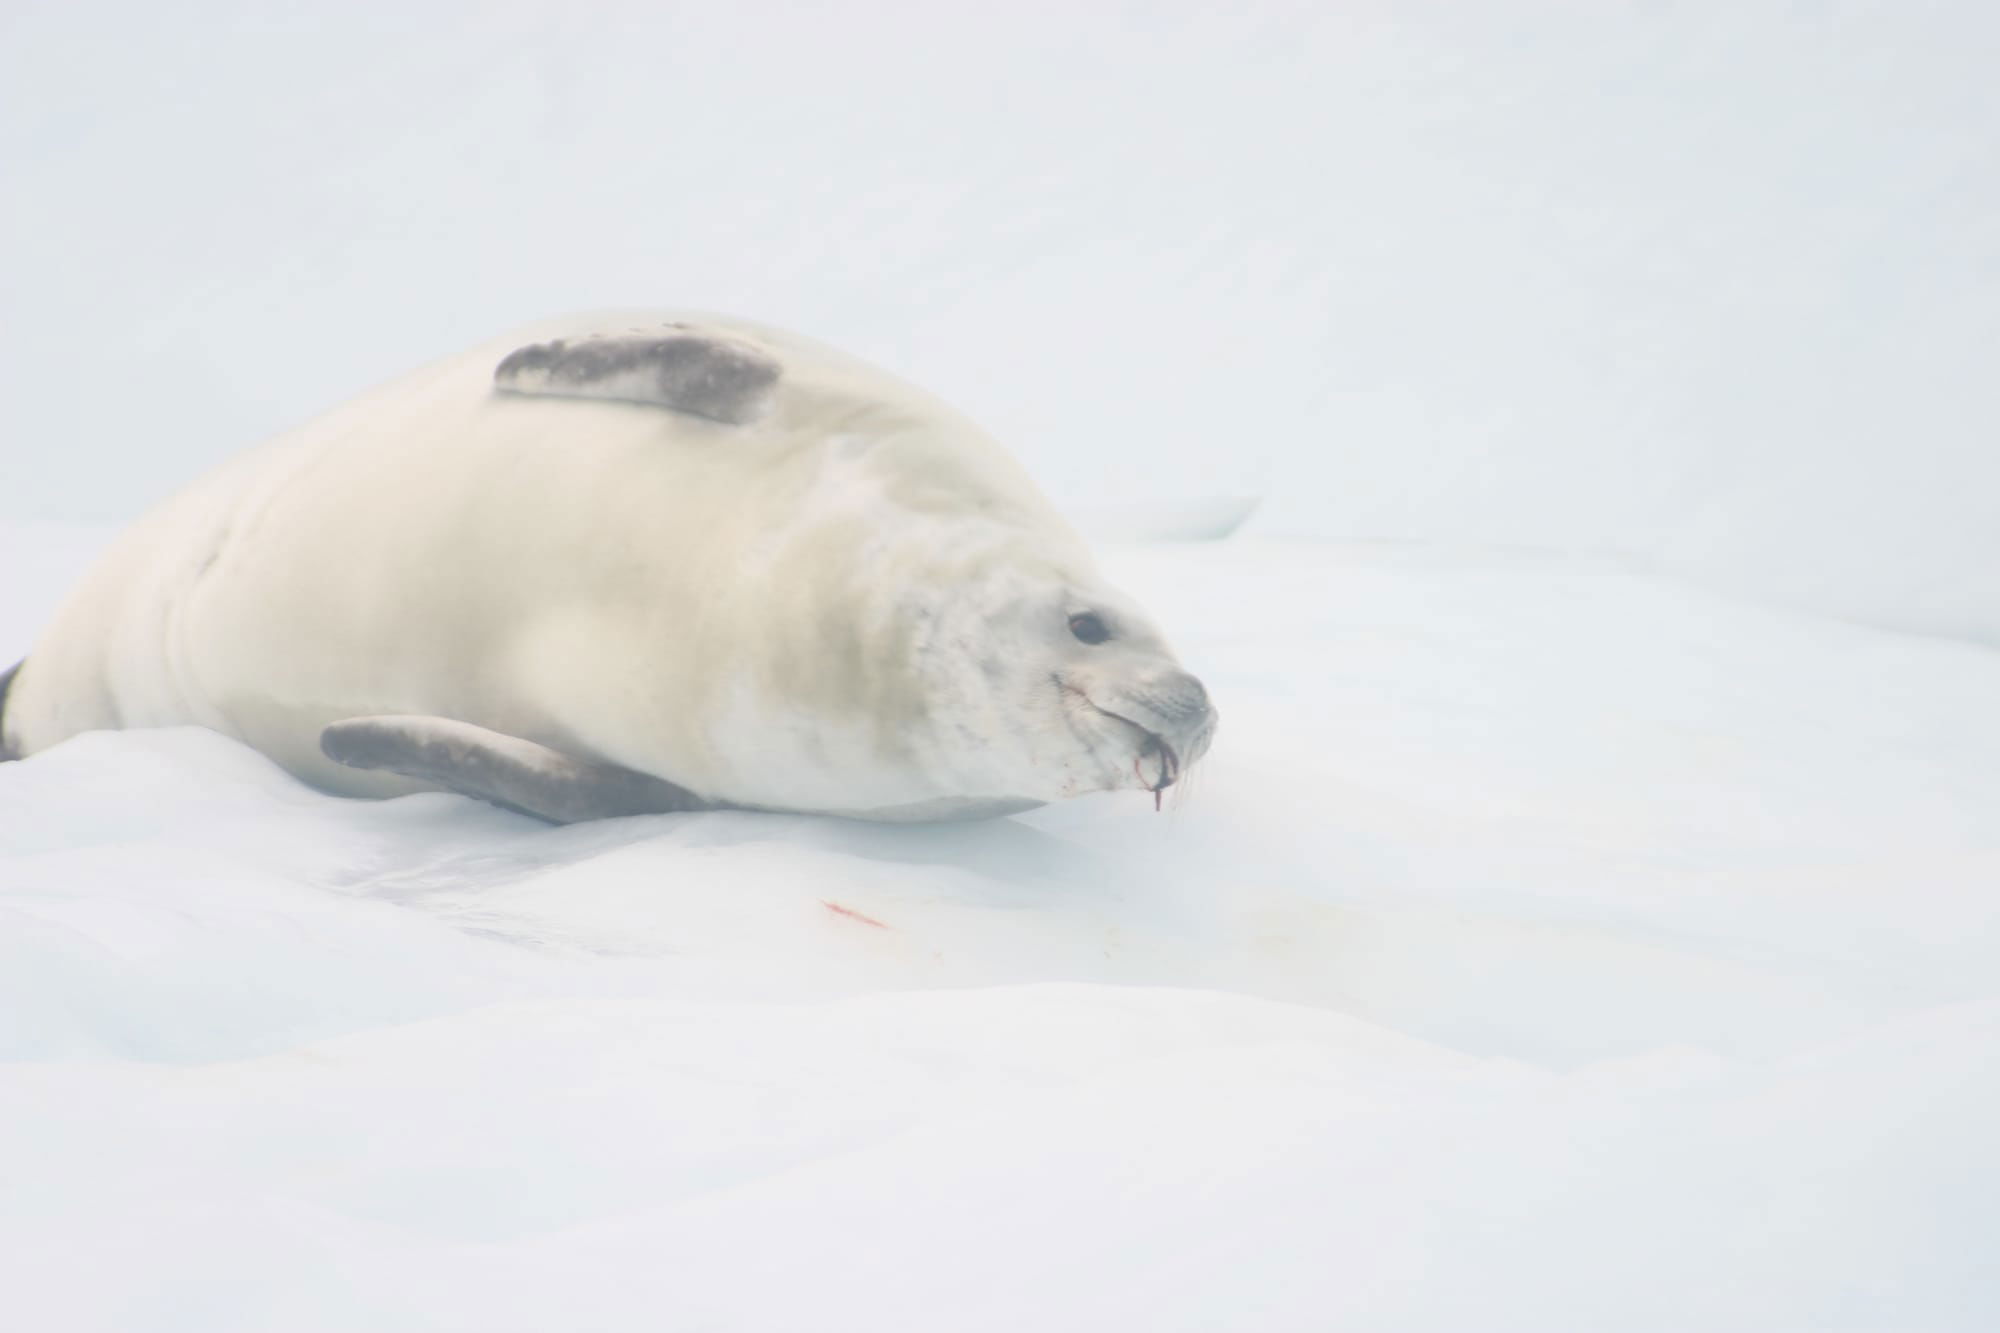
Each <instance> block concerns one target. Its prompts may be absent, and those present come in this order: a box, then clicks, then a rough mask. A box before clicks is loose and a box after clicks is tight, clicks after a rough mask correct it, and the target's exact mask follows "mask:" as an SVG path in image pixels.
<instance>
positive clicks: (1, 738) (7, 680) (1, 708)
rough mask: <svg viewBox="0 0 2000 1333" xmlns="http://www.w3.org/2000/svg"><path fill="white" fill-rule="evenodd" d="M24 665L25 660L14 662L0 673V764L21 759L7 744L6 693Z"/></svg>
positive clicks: (12, 685)
mask: <svg viewBox="0 0 2000 1333" xmlns="http://www.w3.org/2000/svg"><path fill="white" fill-rule="evenodd" d="M26 665H27V662H26V661H25V660H24V661H20V662H16V663H14V665H13V666H10V667H8V668H7V670H6V671H5V672H0V764H4V763H6V762H7V761H8V760H9V759H19V758H20V757H21V756H20V755H18V754H15V753H14V747H13V746H11V745H9V744H7V691H9V690H11V689H13V688H14V677H16V676H18V675H20V674H21V668H22V667H24V666H26Z"/></svg>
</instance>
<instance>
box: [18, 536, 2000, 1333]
mask: <svg viewBox="0 0 2000 1333" xmlns="http://www.w3.org/2000/svg"><path fill="white" fill-rule="evenodd" d="M99 539H101V534H99V533H92V532H78V531H67V530H62V529H56V528H49V527H42V528H27V527H15V528H11V529H0V549H4V552H5V554H6V555H7V562H6V563H7V566H8V568H9V569H10V570H31V571H33V572H34V577H33V578H30V579H25V580H10V582H9V583H8V584H7V598H6V600H5V601H4V603H0V646H4V644H7V643H12V644H18V643H20V642H21V641H23V639H24V638H25V637H26V635H27V634H28V633H29V632H30V630H31V628H32V624H31V622H32V621H33V619H34V618H35V617H37V616H39V615H40V614H41V613H42V612H43V610H44V609H45V607H46V605H47V604H48V602H49V600H50V599H51V598H52V597H53V596H54V593H55V585H56V584H57V583H59V582H60V581H61V580H62V579H64V578H66V577H67V576H68V573H69V572H70V571H71V570H73V569H74V568H75V566H76V565H77V563H78V562H79V561H80V560H81V559H83V558H84V557H85V556H86V555H87V554H88V551H89V549H90V547H91V546H92V544H93V543H94V542H95V541H96V540H99ZM1110 564H1111V572H1112V573H1113V575H1114V576H1115V577H1116V578H1117V579H1118V580H1119V581H1121V582H1122V583H1124V584H1125V585H1127V586H1128V587H1130V588H1131V589H1132V590H1133V591H1134V592H1136V593H1137V594H1139V595H1140V596H1141V597H1142V598H1143V599H1144V600H1145V601H1146V602H1147V603H1148V604H1149V605H1150V606H1151V607H1152V608H1153V609H1154V610H1155V611H1156V612H1157V614H1158V615H1159V616H1160V617H1161V619H1162V620H1163V621H1164V622H1165V623H1167V624H1169V625H1171V626H1174V627H1176V628H1177V630H1178V631H1179V635H1178V637H1179V639H1180V646H1181V648H1182V650H1183V655H1184V657H1185V659H1186V660H1187V661H1188V662H1189V664H1190V665H1191V666H1192V667H1193V668H1195V669H1196V670H1198V671H1200V672H1201V673H1202V674H1203V675H1204V676H1205V678H1206V679H1207V680H1208V682H1209V684H1210V686H1211V687H1212V689H1213V691H1214V693H1215V695H1216V697H1217V699H1218V701H1219V704H1220V707H1221V708H1222V711H1223V716H1224V722H1223V727H1222V730H1221V733H1220V736H1219V739H1218V741H1217V745H1216V748H1215V751H1214V754H1213V755H1212V757H1211V759H1210V760H1209V762H1208V763H1207V764H1205V765H1204V766H1203V767H1202V768H1201V769H1200V770H1199V771H1198V772H1197V773H1196V774H1195V775H1194V778H1193V782H1192V790H1191V791H1189V792H1187V793H1185V794H1184V795H1183V796H1182V797H1180V798H1178V799H1176V800H1173V801H1171V802H1170V803H1169V807H1168V810H1167V812H1166V813H1165V814H1161V815H1155V814H1154V813H1153V811H1152V810H1151V808H1150V804H1149V802H1147V801H1146V800H1145V799H1144V798H1143V797H1139V796H1132V797H1129V798H1117V797H1106V798H1091V799H1087V800H1083V801H1078V802H1075V803H1072V804H1069V805H1065V806H1060V807H1052V808H1049V809H1046V810H1043V811H1038V812H1035V813H1034V814H1031V815H1028V816H1023V817H1019V818H1015V819H1010V820H1002V821H995V822H990V823H983V824H970V825H961V826H955V827H953V826H947V827H931V828H887V827H877V826H868V825H858V824H847V823H841V822H838V821H831V820H821V819H811V818H789V817H775V816H754V815H746V814H698V815H680V816H660V817H649V818H640V819H629V820H618V821H607V822H604V823H601V824H595V825H585V826H577V827H571V828H567V829H554V828H548V827H544V826H541V825H538V824H535V823H533V822H532V821H528V820H525V819H522V818H518V817H515V816H512V815H509V814H506V813H503V812H500V811H497V810H493V809H490V808H486V807H482V806H479V805H477V804H475V803H472V802H469V801H465V800H461V799H458V798H455V797H448V796H443V795H433V796H419V797H411V798H406V799H403V800H398V801H392V802H386V803H367V802H352V801H343V800H338V799H335V798H331V797H327V796H323V795H320V794H317V793H315V792H312V791H310V790H308V789H306V788H304V787H301V786H300V785H298V784H296V783H294V782H293V781H291V780H290V779H289V778H287V777H285V776H284V775H283V774H281V773H279V772H278V771H277V770H276V769H274V768H273V767H272V766H271V765H270V764H268V763H267V762H266V761H264V760H263V759H262V758H261V757H259V756H258V755H256V754H254V753H253V752H250V751H248V750H246V749H244V748H241V747H239V746H236V745H234V744H233V743H231V742H228V741H226V740H224V739H222V738H220V737H217V736H214V735H211V734H208V733H204V732H200V731H193V730H189V731H172V732H154V733H123V734H95V735H89V736H85V737H81V738H78V739H77V740H75V741H73V742H71V743H69V744H66V745H64V746H61V747H58V748H57V749H56V750H53V751H51V752H49V753H47V754H45V755H41V756H38V757H36V758H35V759H33V760H30V761H28V762H25V763H18V764H8V765H4V766H0V1061H4V1063H0V1145H4V1156H5V1162H6V1165H5V1169H4V1173H0V1291H4V1292H5V1293H6V1294H5V1297H4V1301H5V1306H6V1310H7V1322H8V1324H9V1326H12V1327H21V1328H33V1329H37V1330H72V1329H75V1330H84V1329H88V1330H119V1331H120V1333H134V1331H150V1330H168V1329H174V1330H180V1329H186V1330H203V1331H204V1333H215V1331H219V1330H246V1331H247V1330H271V1329H285V1330H301V1331H304V1330H319V1329H325V1330H353V1329H361V1328H366V1329H370V1330H401V1329H436V1330H461V1329H475V1328H476V1329H481V1330H522V1331H523V1333H527V1331H529V1330H534V1331H536V1333H542V1331H545V1330H549V1329H579V1330H595V1329H625V1328H637V1327H646V1328H673V1329H758V1330H789V1329H800V1328H813V1329H854V1330H864V1329H865V1330H871V1331H873V1330H903V1329H907V1330H913V1331H914V1330H938V1329H952V1330H987V1329H990V1330H996V1331H998V1330H1018V1329H1025V1328H1034V1329H1046V1330H1078V1331H1079V1333H1082V1331H1083V1330H1091V1331H1092V1333H1100V1331H1101V1330H1106V1329H1149V1330H1194V1329H1219V1328H1232V1329H1236V1328H1241V1329H1256V1330H1293V1329H1296V1330H1324V1329H1328V1328H1367V1329H1441V1330H1465V1329H1475V1328H1476V1329H1482V1330H1487V1329H1534V1330H1556V1329H1560V1330H1568V1329H1576V1330H1583V1329H1608V1328H1617V1329H1621V1330H1629V1329H1661V1330H1670V1329H1671V1330H1686V1329H1693V1328H1700V1329H1759V1330H1783V1329H1800V1330H1803V1329H1812V1330H1824V1329H1870V1330H1898V1331H1909V1330H1932V1329H1940V1330H1942V1329H1950V1330H1975V1329H1988V1328H1992V1327H1995V1326H1996V1324H2000V1282H1996V1279H1995V1277H1994V1273H1993V1267H1992V1256H1993V1249H1994V1239H1995V1237H1996V1235H2000V1137H1996V1135H1995V1134H1994V1132H1993V1126H1994V1125H1995V1124H1996V1123H2000V1058H1996V1057H2000V894H1996V891H1995V890H1996V888H2000V832H1996V828H2000V825H1996V821H1995V820H1994V819H1993V811H1994V810H1995V809H1996V808H2000V653H1996V652H1994V651H1992V650H1989V649H1982V648H1978V647H1972V646H1967V645H1963V644H1956V643H1952V642H1948V641H1943V640H1936V639H1927V638H1920V637H1911V636H1904V635H1898V634H1894V633H1890V632H1885V631H1879V630H1870V629H1865V628H1858V627H1855V626H1851V625H1847V624H1843V623H1838V622H1833V621H1828V620H1822V619H1816V618H1811V617H1808V616H1805V615H1800V614H1793V613H1783V612H1776V611H1772V610H1769V609H1764V608H1760V607H1758V606H1754V605H1750V604H1747V603H1742V602H1736V601H1731V600H1726V599H1723V598H1720V597H1717V596H1715V595H1713V594H1709V593H1705V592H1701V591H1698V590H1696V589H1693V588H1691V587H1690V586H1687V585H1683V584H1680V583H1676V582H1672V581H1668V580H1663V579H1660V578H1656V577H1650V576H1647V575H1644V574H1640V573H1635V572H1632V571H1629V570H1626V569H1622V568H1620V567H1617V566H1610V565H1604V564H1601V563H1594V562H1589V561H1584V560H1581V559H1576V558H1563V559H1557V558H1552V557H1541V556H1527V555H1521V554H1517V553H1495V552H1490V551H1488V552H1480V551H1474V550H1469V549H1467V550H1456V551H1454V550H1445V549H1437V548H1412V547H1398V546H1365V545H1309V544H1286V543H1279V542H1273V541H1262V540H1237V541H1232V542H1225V543H1209V544H1189V545H1179V546H1155V547H1132V548H1126V549H1122V550H1119V551H1116V552H1114V553H1112V555H1111V560H1110Z"/></svg>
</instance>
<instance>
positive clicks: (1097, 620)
mask: <svg viewBox="0 0 2000 1333" xmlns="http://www.w3.org/2000/svg"><path fill="white" fill-rule="evenodd" d="M1069 632H1070V633H1071V634H1074V635H1076V637H1077V638H1078V639H1079V640H1081V641H1082V642H1084V643H1103V642H1104V641H1105V640H1106V639H1108V638H1110V637H1111V627H1110V626H1109V625H1107V624H1105V623H1104V619H1103V617H1101V616H1099V615H1098V614H1097V613H1096V612H1095V611H1080V612H1078V613H1077V614H1076V615H1073V616H1071V617H1070V618H1069Z"/></svg>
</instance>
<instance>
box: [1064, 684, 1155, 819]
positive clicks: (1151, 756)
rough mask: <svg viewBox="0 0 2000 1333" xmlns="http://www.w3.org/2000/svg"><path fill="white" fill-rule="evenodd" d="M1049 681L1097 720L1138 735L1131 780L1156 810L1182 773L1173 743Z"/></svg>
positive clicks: (1075, 690)
mask: <svg viewBox="0 0 2000 1333" xmlns="http://www.w3.org/2000/svg"><path fill="white" fill-rule="evenodd" d="M1051 679H1053V680H1054V681H1055V684H1056V686H1057V688H1058V689H1060V690H1061V691H1062V692H1063V694H1064V695H1065V696H1067V697H1068V698H1070V699H1073V700H1075V701H1076V702H1077V703H1079V704H1081V705H1083V706H1084V707H1085V708H1087V709H1089V710H1090V711H1091V712H1093V713H1095V714H1097V715H1098V716H1099V717H1106V718H1110V719H1111V720H1112V721H1113V722H1116V723H1118V724H1119V726H1121V727H1125V728H1128V729H1130V730H1131V731H1132V732H1134V733H1136V734H1137V737H1138V742H1139V744H1138V750H1137V753H1135V754H1134V755H1133V756H1132V776H1133V777H1135V778H1137V779H1138V780H1139V786H1140V787H1141V788H1142V789H1144V790H1146V791H1149V792H1151V793H1153V808H1154V809H1155V810H1158V809H1159V808H1160V805H1161V800H1160V798H1161V793H1163V792H1165V791H1166V789H1167V788H1169V787H1171V786H1173V785H1174V784H1175V783H1176V782H1178V781H1180V779H1181V774H1182V772H1183V770H1184V764H1183V763H1182V760H1181V756H1180V752H1179V751H1178V750H1176V749H1175V748H1174V746H1173V744H1172V742H1170V741H1169V740H1167V738H1166V737H1165V736H1163V735H1161V734H1160V733H1159V732H1157V731H1154V730H1153V729H1152V728H1151V727H1148V726H1146V725H1145V724H1144V723H1142V722H1134V721H1133V720H1132V719H1131V718H1129V717H1125V716H1123V715H1121V714H1118V713H1114V712H1112V711H1111V710H1110V709H1108V708H1105V707H1103V706H1101V705H1099V704H1097V703H1095V702H1093V701H1092V700H1091V697H1090V696H1089V695H1088V694H1086V693H1084V692H1083V691H1082V690H1080V689H1078V688H1077V687H1076V686H1074V685H1072V684H1070V683H1069V682H1068V681H1066V680H1063V679H1061V678H1060V677H1052V678H1051ZM1149 767H1150V768H1151V769H1152V776H1151V778H1150V779H1149V778H1148V776H1147V769H1148V768H1149Z"/></svg>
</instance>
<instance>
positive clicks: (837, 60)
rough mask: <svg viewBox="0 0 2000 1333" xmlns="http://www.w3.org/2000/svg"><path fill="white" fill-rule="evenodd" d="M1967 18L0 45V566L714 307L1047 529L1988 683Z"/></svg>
mask: <svg viewBox="0 0 2000 1333" xmlns="http://www.w3.org/2000/svg"><path fill="white" fill-rule="evenodd" d="M1996 63H2000V10H1996V9H1995V8H1994V7H1993V6H1991V5H1986V4H1982V3H1978V0H1961V2H1958V3H1951V2H1943V3H1920V2H1918V0H1881V2H1879V3H1866V2H1863V0H1848V2H1845V3H1842V2H1829V3H1810V4H1808V3H1790V2H1786V3H1778V2H1777V0H1751V2H1749V3H1722V2H1721V0H1714V2H1712V3H1687V4H1651V3H1614V0H1593V2H1589V3H1585V2H1582V0H1579V2H1577V3H1551V2H1548V0H1505V2H1496V3H1472V2H1470V0H1467V2H1466V3H1459V4H1439V3H1402V4H1396V3H1387V0H1367V2H1363V3H1355V2H1353V0H1346V2H1343V3H1338V4H1326V3H1323V4H1301V5H1291V6H1287V5H1274V4H1248V5H1227V6H1216V5H1187V4H1175V5H1161V4H1136V3H1135V4H1111V3H1103V2H1102V0H1098V2H1094V3H1089V4H1081V5H1079V4H1071V3H1062V4H1054V3H1028V4H1019V5H972V4H943V5H935V4H917V3H908V4H878V3H838V4H829V5H782V4H768V3H756V4H664V5H654V4H647V5H616V4H601V3H588V2H584V0H579V2H575V3H562V4H554V3H547V2H545V0H534V2H532V3H523V2H518V0H517V2H513V3H508V2H505V0H501V2H497V3H481V4H477V5H472V4H462V5H437V4H424V3H415V4H405V3H398V4H395V5H389V4H381V5H360V6H352V7H341V8H339V9H338V10H336V9H332V8H322V7H303V6H293V7H281V6H272V5H268V4H262V3H258V4H249V3H245V4H239V5H227V4H214V3H200V4H174V5H154V4H143V5H141V4H131V5H107V4H80V3H24V2H23V0H12V3H10V4H8V5H6V6H5V7H4V9H0V162H4V163H5V164H6V166H5V179H4V184H0V190H4V192H5V208H4V210H0V310H4V312H5V314H4V319H0V449H4V451H5V452H4V459H5V478H4V482H5V484H4V492H0V514H5V515H7V516H10V517H13V518H17V519H19V518H49V519H71V520H75V519H107V518H114V519H115V518H124V517H128V516H130V515H131V514H132V513H133V512H135V511H136V510H137V509H138V508H139V507H140V506H141V505H143V504H144V503H145V502H147V501H150V500H152V499H154V498H156V497H158V496H160V495H162V494H164V493H165V492H167V491H168V490H170V489H171V488H172V487H174V486H176V485H178V484H180V483H181V482H182V481H184V480H185V479H187V478H188V477H190V476H192V475H194V474H195V473H196V472H198V471H199V470H200V469H201V468H203V467H204V466H206V465H208V464H210V463H212V462H214V461H216V460H218V459H221V458H223V457H225V456H227V455H229V454H230V453H232V452H234V451H236V450H238V449H241V448H243V447H245V446H247V445H249V444H251V443H254V442H255V441H257V440H259V439H261V438H263V437H265V436H266V435H268V434H270V433H272V432H273V431H275V430H278V429H280V428H282V427H284V426H287V425H290V424H293V423H295V422H297V421H299V420H302V419H304V418H306V417H308V416H310V415H312V414H314V413H316V412H318V411H320V410H323V409H325V408H327V407H330V406H332V405H334V404H336V403H338V402H340V401H342V400H343V399H345V398H347V397H349V396H350V395H352V394H353V393H355V392H357V391H359V390H360V389H362V388H364V387H366V386H368V385H370V384H372V383H374V382H377V381H379V380H382V379H385V378H388V377H390V376H392V375H394V374H397V373H399V372H401V371H403V370H405V369H407V368H409V367H410V366H412V365H414V364H416V363H418V362H420V361H422V360H424V359H427V358H429V357H432V356H437V355H442V354H445V353H447V352H450V351H452V350H455V349H457V348H458V347H460V346H463V345H465V344H468V343H470V342H472V341H474V340H476V339H479V338H482V337H485V336H487V335H489V334H490V333H492V332H494V331H496V330H498V329H502V328H505V327H508V326H510V325H512V324H514V323H516V322H519V321H523V320H527V319H531V318H535V317H539V316H542V315H546V314H549V313H554V312H558V311H562V310H566V309H572V308H579V307H585V308H587V307H592V306H600V305H620V306H629V305H634V304H665V305H683V306H694V307H699V308H710V309H722V310H727V311H732V312H735V313H739V314H743V315H747V316H750V317H753V318H759V319H763V320H766V321H769V322H773V323H777V324H781V325H790V326H793V327H796V328H798V329H800V330H801V331H803V332H807V333H811V334H815V335H819V336H822V337H825V338H827V339H830V340H832V341H834V342H836V343H840V344H844V345H846V346H849V347H851V348H853V349H854V350H856V351H858V352H860V353H862V354H863V355H865V356H868V357H870V358H872V359H875V360H878V361H880V362H882V363H884V364H886V365H888V366H889V367H890V368H891V369H894V370H897V371H900V372H902V373H904V374H906V375H907V376H909V377H910V378H913V379H915V380H917V381H918V382H920V383H923V384H926V385H928V386H930V387H932V388H934V389H936V390H938V391H940V392H942V393H943V394H944V396H945V397H947V398H948V399H950V400H952V401H954V402H956V403H958V404H959V405H960V406H962V407H964V408H966V409H967V410H968V411H970V412H971V413H972V415H973V416H974V417H975V418H977V419H978V420H980V421H982V422H984V423H985V424H986V425H988V426H989V427H990V428H991V429H993V430H994V431H995V432H996V433H997V434H998V435H999V436H1000V437H1001V438H1002V439H1003V440H1004V441H1006V442H1007V443H1008V444H1009V445H1010V446H1012V447H1013V448H1015V449H1016V450H1018V451H1019V452H1020V453H1021V454H1022V455H1023V456H1024V457H1025V458H1026V459H1027V460H1028V462H1029V464H1030V466H1031V467H1032V468H1033V469H1034V470H1035V471H1036V473H1037V475H1039V476H1040V477H1042V478H1043V479H1044V481H1045V483H1046V484H1047V485H1048V486H1049V487H1050V488H1051V489H1052V490H1053V491H1054V492H1055V493H1056V495H1057V496H1058V498H1059V499H1061V500H1064V501H1067V502H1071V503H1073V504H1077V505H1084V506H1088V505H1095V504H1102V503H1106V502H1109V501H1115V500H1119V499H1131V498H1150V499H1158V498H1176V499H1184V498H1191V497H1198V496H1203V495H1210V494H1221V493H1230V494H1236V493H1263V494H1267V495H1268V497H1269V502H1268V504H1267V506H1266V508H1265V510H1264V512H1263V513H1262V515H1261V516H1260V518H1259V519H1258V520H1257V523H1258V526H1259V527H1260V528H1261V530H1263V531H1266V532H1269V533H1284V534H1311V535H1318V536H1324V537H1335V538H1346V539H1384V540H1409V539H1416V540H1447V541H1453V542H1472V543H1491V544H1503V545H1520V546H1531V547H1539V548H1559V549H1581V550H1589V551H1595V552H1602V553H1615V554H1622V555H1628V556H1635V557H1640V558H1642V559H1644V560H1647V561H1658V562H1662V563H1663V564H1664V565H1665V566H1666V567H1668V568H1670V569H1673V570H1677V571H1682V572H1687V573H1691V574H1694V575H1698V576H1700V577H1702V578H1705V579H1708V580H1711V581H1714V582H1717V583H1720V584H1726V585H1729V586H1734V587H1739V588H1742V589H1746V590H1749V591H1751V592H1754V593H1758V594H1762V595H1769V596H1773V597H1777V598H1780V599H1784V600H1788V601H1792V602H1796V603H1800V604H1805V605H1810V606H1814V607H1818V608H1823V609H1826V610H1830V611H1833V612H1836V613H1840V614H1845V615H1851V616H1856V617H1860V618H1865V619H1868V620H1871V621H1874V622H1878V623H1885V624H1893V625H1900V626H1908V627H1913V628H1919V629H1926V630H1933V631H1944V632H1951V633H1963V634H1971V635H1977V636H1980V637H1982V638H1985V639H1988V640H1996V639H2000V589H1997V588H1996V579H1995V577H1994V571H1995V570H1996V569H2000V498H1996V496H2000V462H1996V461H1995V460H1996V459H2000V450H1996V447H1995V444H1994V433H1995V423H1996V421H2000V376H1996V375H1995V374H1994V373H1993V370H1992V367H1993V364H1994V360H1995V353H1996V349H1997V348H2000V342H1996V334H1997V333H2000V301H1996V299H1995V295H1994V293H1995V279H1996V266H2000V225H1996V218H2000V149H1996V143H2000V135H1997V134H1996V126H2000V80H1996V79H1994V78H1993V74H1992V72H1993V69H1994V68H1995V67H1996Z"/></svg>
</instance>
